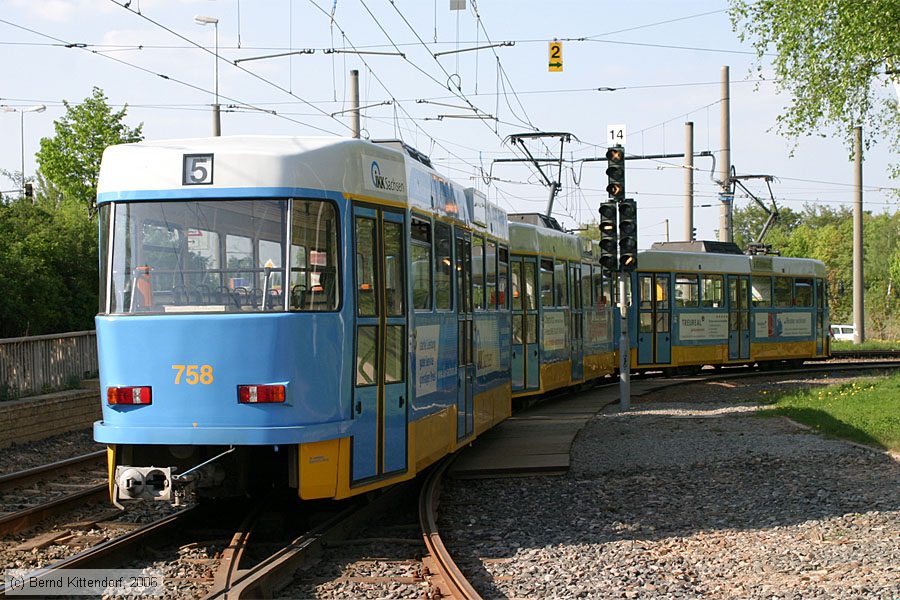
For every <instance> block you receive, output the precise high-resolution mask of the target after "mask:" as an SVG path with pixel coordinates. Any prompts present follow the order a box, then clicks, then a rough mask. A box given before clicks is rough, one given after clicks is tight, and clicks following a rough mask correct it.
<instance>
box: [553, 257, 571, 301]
mask: <svg viewBox="0 0 900 600" xmlns="http://www.w3.org/2000/svg"><path fill="white" fill-rule="evenodd" d="M554 270H555V275H554V281H555V282H556V306H568V305H569V277H568V274H569V273H568V272H567V270H566V261H564V260H563V261H556V262H555V263H554Z"/></svg>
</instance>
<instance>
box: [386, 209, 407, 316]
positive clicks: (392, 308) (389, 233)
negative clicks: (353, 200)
mask: <svg viewBox="0 0 900 600" xmlns="http://www.w3.org/2000/svg"><path fill="white" fill-rule="evenodd" d="M383 231H384V299H385V305H384V307H385V311H384V312H385V314H386V315H387V316H389V317H399V316H402V315H403V314H404V308H403V307H404V305H405V301H406V298H405V294H406V286H405V285H404V281H405V277H404V271H406V263H405V262H404V256H403V237H404V232H403V225H402V224H400V223H394V222H393V221H385V222H384V226H383Z"/></svg>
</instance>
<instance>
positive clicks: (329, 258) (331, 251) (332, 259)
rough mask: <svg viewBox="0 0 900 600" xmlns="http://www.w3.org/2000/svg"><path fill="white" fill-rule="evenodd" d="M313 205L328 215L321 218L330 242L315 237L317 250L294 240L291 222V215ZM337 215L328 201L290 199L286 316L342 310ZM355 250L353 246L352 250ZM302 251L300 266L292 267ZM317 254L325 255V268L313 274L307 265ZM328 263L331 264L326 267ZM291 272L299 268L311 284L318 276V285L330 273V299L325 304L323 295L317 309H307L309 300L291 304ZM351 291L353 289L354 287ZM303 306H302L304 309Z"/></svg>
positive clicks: (311, 300) (292, 277)
mask: <svg viewBox="0 0 900 600" xmlns="http://www.w3.org/2000/svg"><path fill="white" fill-rule="evenodd" d="M313 204H318V205H321V207H323V208H326V209H328V210H330V211H331V213H330V215H325V216H324V218H325V220H326V224H327V222H328V220H329V218H330V220H331V223H332V224H331V227H330V229H331V239H326V240H325V242H324V243H321V240H319V238H318V235H317V236H316V238H315V239H317V240H318V243H317V246H316V247H312V246H311V245H303V242H308V241H309V240H308V239H301V238H300V237H298V236H297V235H296V234H297V229H296V227H295V225H296V223H295V218H294V215H295V214H296V213H298V212H299V210H300V207H306V208H309V207H310V206H312V205H313ZM340 218H341V217H340V211H339V210H338V206H337V204H336V203H334V202H332V201H330V200H319V199H313V198H294V199H293V200H292V203H291V214H290V227H291V241H290V248H289V256H288V269H287V277H288V285H287V286H286V289H287V291H288V293H289V296H290V297H289V298H288V300H289V302H288V307H289V310H290V312H292V313H319V312H340V310H341V308H342V307H343V285H344V284H343V280H342V278H341V274H342V272H343V271H342V268H341V250H340V249H341V248H342V246H341V235H342V233H341V223H340ZM355 227H356V225H355V221H354V232H353V233H354V238H353V240H354V244H355V243H356V240H355V233H356V230H355ZM324 229H325V236H326V237H327V235H328V229H329V227H327V226H326V227H324ZM329 244H331V248H329ZM354 247H355V246H354ZM300 250H302V252H303V254H302V256H303V262H302V264H295V260H294V258H295V254H294V253H295V252H297V253H298V255H299V251H300ZM313 252H316V253H321V254H324V255H325V261H326V264H325V265H317V266H319V267H322V268H320V269H318V270H315V269H314V268H313V266H312V263H311V262H310V261H311V260H312V253H313ZM329 263H331V264H329ZM295 268H302V269H303V271H302V272H305V273H307V274H308V276H309V277H310V279H309V281H310V283H311V282H312V275H314V274H318V276H319V280H318V281H319V284H321V281H322V279H321V278H322V275H323V274H325V273H333V275H334V297H333V299H332V301H331V303H330V304H329V303H328V301H327V294H326V302H325V304H324V305H322V307H321V308H319V309H313V308H310V307H311V306H313V302H314V300H313V299H310V300H309V302H308V303H300V304H299V305H297V304H295V303H294V286H295V284H294V281H295V280H294V274H295ZM353 276H354V277H356V274H355V269H354V275H353ZM354 287H355V286H354ZM303 304H306V306H305V307H304V306H303Z"/></svg>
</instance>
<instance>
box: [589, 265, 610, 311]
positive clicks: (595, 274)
mask: <svg viewBox="0 0 900 600" xmlns="http://www.w3.org/2000/svg"><path fill="white" fill-rule="evenodd" d="M603 271H604V269H603V268H602V267H596V266H594V267H591V290H592V292H593V293H592V296H593V304H591V306H593V307H594V308H596V309H598V310H602V309H604V308H606V307H607V306H608V305H609V303H610V300H611V299H610V297H609V295H608V289H609V286H608V285H607V280H608V278H606V277H604V273H603ZM601 300H603V303H602V304H601V302H600V301H601Z"/></svg>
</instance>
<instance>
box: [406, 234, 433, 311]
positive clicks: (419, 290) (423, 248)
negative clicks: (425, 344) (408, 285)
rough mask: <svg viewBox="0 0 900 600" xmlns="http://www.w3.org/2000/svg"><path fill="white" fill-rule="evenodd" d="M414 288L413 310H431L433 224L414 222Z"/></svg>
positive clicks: (412, 247)
mask: <svg viewBox="0 0 900 600" xmlns="http://www.w3.org/2000/svg"><path fill="white" fill-rule="evenodd" d="M410 252H411V254H412V288H413V308H414V309H416V310H431V272H432V269H431V223H429V222H428V221H425V220H424V219H417V218H415V217H413V220H412V245H411V246H410Z"/></svg>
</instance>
